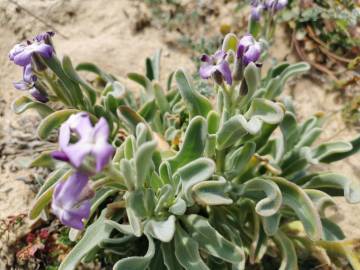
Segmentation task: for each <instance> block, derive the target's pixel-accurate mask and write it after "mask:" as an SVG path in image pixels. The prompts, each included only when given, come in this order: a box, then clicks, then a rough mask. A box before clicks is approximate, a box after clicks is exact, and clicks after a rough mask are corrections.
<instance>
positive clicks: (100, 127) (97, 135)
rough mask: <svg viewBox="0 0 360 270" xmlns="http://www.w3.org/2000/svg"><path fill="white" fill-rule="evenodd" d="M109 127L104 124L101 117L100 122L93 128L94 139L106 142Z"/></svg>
mask: <svg viewBox="0 0 360 270" xmlns="http://www.w3.org/2000/svg"><path fill="white" fill-rule="evenodd" d="M109 133H110V130H109V125H108V123H107V122H106V120H105V118H104V117H101V118H100V120H99V121H98V122H97V123H96V125H95V127H94V139H95V140H96V141H97V140H103V141H107V139H108V138H109Z"/></svg>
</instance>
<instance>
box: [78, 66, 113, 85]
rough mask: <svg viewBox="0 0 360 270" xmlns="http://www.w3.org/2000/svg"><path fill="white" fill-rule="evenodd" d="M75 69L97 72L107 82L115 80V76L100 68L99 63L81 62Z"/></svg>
mask: <svg viewBox="0 0 360 270" xmlns="http://www.w3.org/2000/svg"><path fill="white" fill-rule="evenodd" d="M75 70H77V71H88V72H92V73H95V74H96V75H98V76H99V77H100V78H101V79H102V80H104V81H105V82H112V81H114V77H113V76H112V75H110V74H107V73H106V72H105V71H103V70H102V69H101V68H99V67H98V66H97V65H95V64H93V63H88V62H84V63H80V64H78V65H77V66H76V68H75Z"/></svg>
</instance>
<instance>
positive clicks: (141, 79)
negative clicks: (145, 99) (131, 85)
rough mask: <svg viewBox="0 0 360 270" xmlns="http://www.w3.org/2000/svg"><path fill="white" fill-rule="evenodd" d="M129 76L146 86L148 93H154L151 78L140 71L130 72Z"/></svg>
mask: <svg viewBox="0 0 360 270" xmlns="http://www.w3.org/2000/svg"><path fill="white" fill-rule="evenodd" d="M127 76H128V78H129V79H130V80H132V81H134V82H136V83H138V84H140V85H141V86H142V87H144V89H145V91H146V93H147V94H150V95H153V87H152V84H151V81H150V79H149V78H147V77H146V76H144V75H141V74H139V73H129V74H128V75H127Z"/></svg>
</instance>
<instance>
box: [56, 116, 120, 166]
mask: <svg viewBox="0 0 360 270" xmlns="http://www.w3.org/2000/svg"><path fill="white" fill-rule="evenodd" d="M72 134H73V135H76V137H77V141H76V142H75V143H71V142H70V138H71V135H72ZM108 138H109V126H108V123H107V122H106V120H105V118H100V120H99V121H98V122H97V124H96V125H95V126H94V127H93V126H92V124H91V122H90V117H89V115H88V114H87V113H85V112H81V113H78V114H75V115H71V116H70V117H69V119H68V120H67V121H66V122H65V123H64V124H62V125H61V127H60V134H59V144H60V151H55V152H53V153H52V157H53V158H55V159H58V160H62V161H67V162H70V163H71V164H72V165H73V166H74V167H75V168H79V167H80V166H81V165H82V164H83V162H84V160H85V159H86V158H87V157H91V158H93V161H94V162H95V164H96V166H95V170H96V172H99V171H101V170H102V169H103V168H104V167H105V166H106V165H107V164H108V163H109V161H110V159H111V157H112V155H113V154H114V151H115V149H114V147H113V146H112V145H110V144H109V143H108Z"/></svg>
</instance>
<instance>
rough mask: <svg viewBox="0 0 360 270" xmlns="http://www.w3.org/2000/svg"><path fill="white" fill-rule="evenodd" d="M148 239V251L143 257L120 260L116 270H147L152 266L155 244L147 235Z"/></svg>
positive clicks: (115, 265)
mask: <svg viewBox="0 0 360 270" xmlns="http://www.w3.org/2000/svg"><path fill="white" fill-rule="evenodd" d="M146 238H147V239H148V243H149V244H148V250H147V252H146V254H145V255H144V256H143V257H140V256H134V257H127V258H124V259H121V260H119V261H118V262H117V263H115V264H114V267H113V269H114V270H125V269H126V270H140V269H147V267H148V266H149V265H150V262H151V260H152V258H153V257H154V255H155V244H154V240H153V239H152V238H151V237H150V236H148V235H146Z"/></svg>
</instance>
